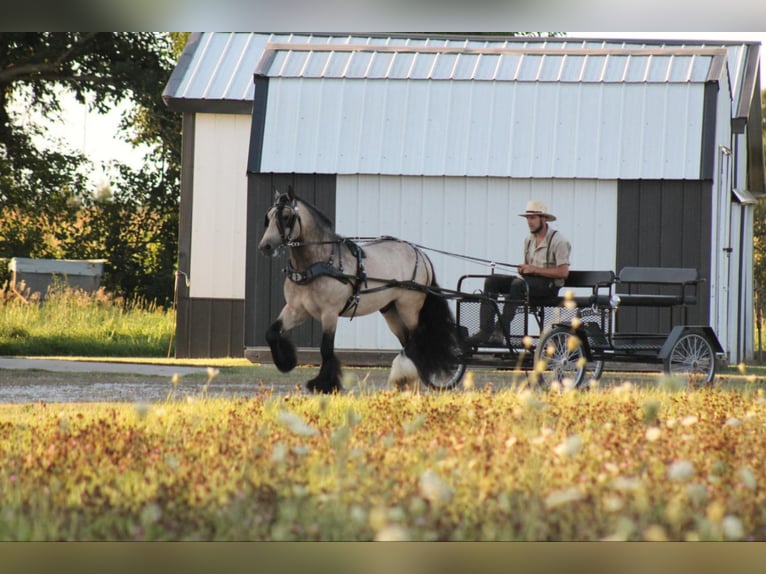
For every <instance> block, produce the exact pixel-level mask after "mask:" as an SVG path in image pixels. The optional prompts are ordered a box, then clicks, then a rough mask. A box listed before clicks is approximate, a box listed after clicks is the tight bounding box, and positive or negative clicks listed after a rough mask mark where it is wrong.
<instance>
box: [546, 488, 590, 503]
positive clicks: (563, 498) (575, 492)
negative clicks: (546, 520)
mask: <svg viewBox="0 0 766 574" xmlns="http://www.w3.org/2000/svg"><path fill="white" fill-rule="evenodd" d="M583 498H585V492H584V491H583V490H582V489H581V488H579V487H577V486H572V487H569V488H562V489H560V490H554V491H553V492H551V493H550V494H549V495H548V496H546V497H545V506H546V508H555V507H557V506H561V505H562V504H568V503H570V502H577V501H578V500H582V499H583Z"/></svg>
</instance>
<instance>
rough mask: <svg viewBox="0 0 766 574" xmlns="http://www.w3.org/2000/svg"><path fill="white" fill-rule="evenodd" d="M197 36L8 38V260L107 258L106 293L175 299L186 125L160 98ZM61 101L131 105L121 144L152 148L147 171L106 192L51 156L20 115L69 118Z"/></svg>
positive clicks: (2, 52) (2, 121)
mask: <svg viewBox="0 0 766 574" xmlns="http://www.w3.org/2000/svg"><path fill="white" fill-rule="evenodd" d="M185 39H186V34H154V33H117V32H114V33H84V32H57V33H53V32H51V33H0V222H1V223H2V224H0V257H6V258H9V257H14V256H18V257H40V258H71V259H78V258H86V257H90V258H99V259H106V260H107V261H108V262H109V263H108V265H107V269H106V273H105V278H104V281H105V284H106V285H107V286H108V287H109V288H110V289H112V290H113V291H114V292H115V293H116V294H118V295H120V296H124V297H127V298H133V297H143V298H146V299H149V300H156V301H158V302H160V303H162V304H167V303H168V302H170V301H171V300H172V297H173V285H174V270H175V262H176V253H177V245H178V241H177V234H178V231H177V229H178V197H179V193H178V189H179V185H180V157H181V156H180V142H181V139H180V132H181V125H180V122H181V119H180V117H179V115H178V114H175V113H172V112H170V111H169V110H167V108H166V106H165V105H164V103H163V101H162V98H161V94H162V90H163V88H164V86H165V84H166V83H167V79H168V77H169V75H170V73H171V71H172V68H173V65H174V62H175V60H176V58H177V56H178V55H179V53H180V49H181V48H182V46H183V43H184V42H185ZM62 90H64V91H69V92H71V93H73V94H74V95H75V97H76V98H77V100H78V101H80V102H82V103H87V104H88V105H89V106H90V107H91V108H92V109H95V110H98V111H101V112H104V111H107V110H109V109H110V108H111V107H113V106H114V105H115V104H117V103H119V102H122V101H125V100H129V101H131V102H132V103H133V104H134V106H132V107H131V108H130V110H129V111H128V112H127V113H126V114H125V116H124V117H123V119H122V122H121V132H122V136H123V137H124V138H125V139H127V140H128V141H130V142H131V143H133V144H134V145H136V146H138V145H145V146H148V149H149V152H148V154H147V156H146V158H145V164H144V166H142V167H141V168H140V169H138V170H133V169H131V168H130V167H128V166H126V165H123V164H120V163H119V162H117V163H115V164H114V165H112V166H111V167H110V169H109V170H108V174H107V175H108V177H109V179H110V185H109V186H108V187H107V188H104V189H100V190H94V189H89V184H88V182H87V175H86V174H87V172H88V171H89V170H92V166H91V165H90V163H89V162H88V161H87V160H86V158H84V157H82V156H81V155H80V154H78V153H74V152H67V150H66V149H64V148H63V147H59V148H57V149H56V150H55V151H50V150H47V149H40V148H39V146H37V145H35V141H36V140H35V136H39V135H43V136H44V135H45V130H44V128H42V127H40V126H37V125H35V124H34V123H30V122H26V121H25V120H24V119H23V117H20V116H19V115H18V113H16V114H14V113H13V111H12V110H13V109H14V105H15V106H16V107H18V106H19V105H21V106H23V108H24V109H25V110H27V111H33V112H36V113H39V114H40V115H41V116H42V117H43V118H45V120H46V121H51V122H55V121H57V120H58V119H59V114H60V105H59V100H58V98H59V95H60V94H61V93H62Z"/></svg>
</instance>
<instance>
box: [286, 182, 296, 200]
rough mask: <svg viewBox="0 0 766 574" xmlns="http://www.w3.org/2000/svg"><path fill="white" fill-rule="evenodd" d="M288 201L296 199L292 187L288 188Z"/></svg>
mask: <svg viewBox="0 0 766 574" xmlns="http://www.w3.org/2000/svg"><path fill="white" fill-rule="evenodd" d="M287 199H289V200H290V201H292V200H294V199H295V192H294V191H293V186H292V185H288V186H287Z"/></svg>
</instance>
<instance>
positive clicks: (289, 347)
mask: <svg viewBox="0 0 766 574" xmlns="http://www.w3.org/2000/svg"><path fill="white" fill-rule="evenodd" d="M307 317H308V315H307V314H306V313H305V312H304V311H297V310H296V309H293V308H292V307H290V306H289V305H285V306H284V307H283V308H282V311H281V312H280V313H279V317H277V320H276V321H274V322H273V323H272V324H271V326H270V327H269V328H268V329H267V330H266V342H267V343H268V344H269V347H270V348H271V358H272V359H273V360H274V364H275V365H276V367H277V369H279V370H280V371H282V372H283V373H287V372H288V371H292V370H293V369H294V368H295V365H297V364H298V356H297V354H296V352H295V345H294V344H293V342H292V341H291V340H290V339H289V338H288V335H289V334H290V331H292V330H293V329H294V328H295V327H296V326H298V325H300V324H301V323H302V322H303V321H305V320H306V319H307Z"/></svg>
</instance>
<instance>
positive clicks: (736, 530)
mask: <svg viewBox="0 0 766 574" xmlns="http://www.w3.org/2000/svg"><path fill="white" fill-rule="evenodd" d="M721 530H723V536H724V538H726V539H727V540H740V539H741V538H742V537H744V536H745V529H744V528H743V527H742V522H741V521H740V519H739V518H737V517H736V516H732V515H728V516H724V518H723V520H722V521H721Z"/></svg>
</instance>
